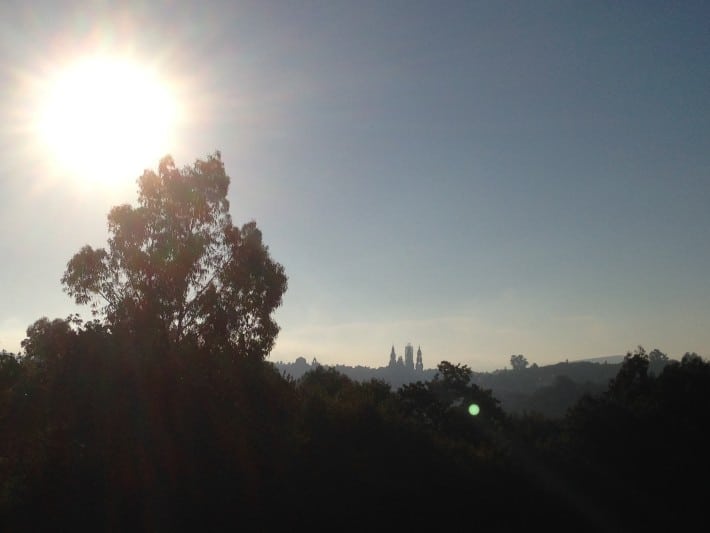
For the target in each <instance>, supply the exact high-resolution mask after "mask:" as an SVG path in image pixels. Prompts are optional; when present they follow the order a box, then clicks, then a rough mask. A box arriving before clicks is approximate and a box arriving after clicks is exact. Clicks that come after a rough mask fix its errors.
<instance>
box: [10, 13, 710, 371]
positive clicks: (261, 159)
mask: <svg viewBox="0 0 710 533" xmlns="http://www.w3.org/2000/svg"><path fill="white" fill-rule="evenodd" d="M708 21H710V3H708V2H694V1H691V0H687V1H684V2H656V1H652V0H647V1H642V2H634V1H626V2H606V1H601V0H600V1H594V2H592V1H582V0H580V1H554V2H553V1H545V0H539V1H534V2H530V1H503V0H501V1H495V2H493V1H490V2H482V1H481V2H479V1H474V0H470V1H466V2H459V1H453V0H451V1H443V2H441V1H428V2H427V1H424V2H420V1H414V0H411V1H404V2H400V1H396V0H391V1H369V0H358V1H348V2H346V1H336V0H333V1H306V0H303V1H286V0H283V1H278V2H273V1H259V2H239V1H231V2H226V1H225V2H216V1H200V2H187V1H179V0H175V1H162V2H160V1H156V2H135V3H131V2H115V3H114V2H96V1H95V2H87V1H83V2H60V1H52V2H41V1H37V2H20V1H17V2H15V1H3V2H2V4H0V254H1V256H2V267H1V268H0V296H1V297H2V304H1V305H0V348H4V349H7V350H9V351H17V350H19V348H20V342H21V340H22V339H23V338H24V336H25V331H26V328H27V327H28V326H29V325H30V324H31V323H33V322H34V321H35V320H36V319H38V318H40V317H43V316H47V317H49V318H57V317H66V316H67V315H68V314H70V313H74V312H79V313H80V314H81V315H82V316H83V317H85V318H90V313H89V310H88V309H87V308H84V307H77V306H76V305H75V304H74V303H73V302H72V300H71V298H70V297H69V296H68V295H67V294H65V293H64V292H63V291H62V287H61V283H60V277H61V275H62V273H63V272H64V268H65V266H66V263H67V261H68V260H69V259H70V258H71V256H72V255H73V254H74V253H76V252H77V251H78V250H79V249H80V248H81V247H82V246H83V245H85V244H90V245H92V246H94V247H99V246H104V245H105V243H106V239H107V237H108V232H107V227H106V215H107V214H108V211H109V209H110V208H111V207H112V206H115V205H119V204H123V203H132V204H135V201H136V191H137V186H136V178H137V177H138V176H139V175H140V174H142V172H143V170H144V169H145V168H156V167H157V163H158V161H159V159H160V158H161V157H162V156H163V155H165V154H166V153H169V154H171V155H172V156H173V157H174V158H175V161H176V163H177V164H178V165H179V166H182V165H187V164H191V163H192V162H193V161H194V160H195V159H197V158H203V157H205V156H206V155H208V154H210V153H212V152H214V151H215V150H219V151H221V153H222V159H223V161H224V163H225V168H226V171H227V173H228V174H229V175H230V177H231V184H230V190H229V199H230V204H231V208H230V212H231V215H232V217H233V220H234V222H235V223H238V224H241V223H244V222H247V221H250V220H255V221H256V222H257V224H258V226H259V227H260V228H261V230H262V231H263V235H264V241H265V243H266V244H267V245H268V247H269V251H270V253H271V255H272V257H273V259H274V260H276V261H278V262H280V263H281V264H282V265H283V266H284V268H285V270H286V274H287V275H288V277H289V286H288V290H287V291H286V293H285V294H284V298H283V304H282V306H281V307H280V308H279V309H278V311H277V312H276V315H275V316H276V320H277V322H278V323H279V325H280V326H281V331H280V334H279V337H278V339H277V342H276V345H275V348H274V350H273V352H272V353H271V355H270V356H269V359H270V360H273V361H283V362H291V361H294V360H295V359H296V358H297V357H299V356H303V357H305V358H306V359H307V360H308V361H309V362H310V361H311V360H312V359H313V358H316V359H317V360H318V361H319V362H320V363H322V364H331V365H335V364H344V365H352V366H356V365H364V366H371V367H379V366H384V365H386V364H387V363H388V361H389V353H390V350H391V348H392V346H394V348H395V351H396V353H397V355H404V346H405V344H407V343H412V344H413V345H414V346H415V350H416V348H417V347H419V346H420V347H421V350H422V354H423V360H424V366H425V368H434V367H435V366H436V364H437V363H439V362H440V361H443V360H447V361H451V362H454V363H462V364H466V365H468V366H469V367H471V368H472V369H473V370H474V371H491V370H495V369H499V368H504V367H506V366H509V364H510V356H511V355H513V354H523V355H525V357H526V359H527V360H528V361H529V362H530V363H531V364H532V363H536V364H538V365H547V364H554V363H557V362H560V361H564V360H567V359H569V360H576V359H584V358H591V357H599V356H607V355H616V354H624V353H626V352H628V351H632V350H634V349H636V347H637V346H639V345H642V346H644V347H645V348H646V349H647V350H650V349H653V348H658V349H660V350H662V351H663V352H665V353H667V354H668V355H669V356H670V357H672V358H680V357H681V356H682V355H683V353H685V352H688V351H694V352H697V353H698V354H700V355H701V356H703V357H705V356H708V355H710V270H708V264H710V209H708V203H709V201H710V98H709V96H710V63H709V62H708V59H709V58H710V31H709V28H710V26H709V25H708ZM99 53H100V54H103V55H104V56H105V55H107V54H108V55H113V56H117V57H119V56H120V57H124V58H125V57H128V58H130V61H132V62H134V63H135V64H138V65H142V66H144V67H145V68H149V69H150V71H151V72H152V73H154V74H155V76H157V77H158V78H160V79H161V80H163V82H164V83H165V84H166V86H167V87H169V88H170V91H171V92H170V94H171V95H172V98H174V101H175V118H174V120H173V122H172V123H171V128H170V133H169V138H168V141H169V142H166V143H164V145H161V146H160V147H159V149H160V150H162V151H161V152H160V153H155V154H153V153H145V154H143V156H144V157H145V158H148V159H147V160H145V161H143V160H141V162H140V163H139V162H138V160H136V163H135V165H136V168H127V167H126V166H125V163H126V162H128V161H133V160H130V159H127V158H126V157H124V155H125V154H122V152H121V146H114V145H115V144H120V143H106V142H102V139H103V138H105V135H100V134H98V132H97V134H96V135H92V136H91V137H89V140H87V141H86V142H87V143H89V142H90V145H88V146H87V148H86V149H83V148H82V150H81V151H79V152H78V153H79V154H80V155H76V156H73V157H75V158H80V159H81V160H82V163H83V166H82V167H79V166H76V165H75V166H74V167H73V172H74V173H72V169H71V168H69V167H68V166H67V165H63V164H62V163H61V162H60V161H59V159H58V157H57V155H56V154H54V153H52V151H51V150H50V149H49V148H48V147H47V145H46V144H43V142H41V141H40V139H39V138H38V134H37V129H36V127H35V124H36V115H37V109H39V108H41V107H42V105H43V104H42V101H41V98H42V97H43V96H42V95H45V94H47V86H48V84H49V83H50V81H51V80H52V79H54V77H56V76H57V73H58V72H61V69H62V68H66V67H65V65H70V64H72V62H74V61H78V60H81V58H82V57H85V56H90V55H92V54H99ZM119 99H120V97H115V98H114V100H115V101H116V105H118V102H117V100H119ZM109 107H112V106H111V105H108V106H107V111H106V112H107V113H108V112H109V109H108V108H109ZM100 114H101V113H100ZM154 122H160V121H158V120H156V121H154ZM148 127H149V126H148V125H146V124H142V125H141V124H136V126H135V133H136V135H138V133H139V130H140V131H152V130H146V129H145V128H148ZM126 142H128V141H126ZM144 144H145V143H144ZM106 145H110V149H104V148H105V146H106ZM156 150H157V149H156ZM122 162H123V163H124V165H123V166H122V165H121V163H122ZM79 168H81V169H82V170H81V172H79V171H78V170H77V169H79ZM119 170H120V173H119V175H118V177H116V175H117V173H118V172H119ZM80 173H82V174H84V175H83V176H80V177H78V176H77V175H78V174H80ZM75 174H76V175H75ZM105 176H112V177H111V178H110V179H109V178H108V177H105Z"/></svg>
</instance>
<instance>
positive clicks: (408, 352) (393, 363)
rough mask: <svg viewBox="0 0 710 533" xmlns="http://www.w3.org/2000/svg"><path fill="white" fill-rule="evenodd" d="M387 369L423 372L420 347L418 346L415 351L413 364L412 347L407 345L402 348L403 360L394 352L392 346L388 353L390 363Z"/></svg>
mask: <svg viewBox="0 0 710 533" xmlns="http://www.w3.org/2000/svg"><path fill="white" fill-rule="evenodd" d="M388 366H389V368H404V369H407V370H412V371H417V372H422V371H423V370H424V363H423V362H422V347H421V346H419V348H418V349H417V362H416V363H415V362H414V347H413V346H412V345H411V344H409V343H407V345H406V346H405V347H404V359H402V356H401V355H400V356H399V357H397V354H396V353H395V352H394V345H393V346H392V351H391V352H390V363H389V365H388Z"/></svg>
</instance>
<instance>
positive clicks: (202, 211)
mask: <svg viewBox="0 0 710 533" xmlns="http://www.w3.org/2000/svg"><path fill="white" fill-rule="evenodd" d="M229 182H230V178H229V176H228V175H227V174H226V173H225V169H224V164H223V162H222V159H221V154H220V152H215V153H213V154H211V155H209V156H208V157H207V158H206V159H204V160H200V159H198V160H196V161H195V162H194V164H193V165H192V166H185V167H183V168H177V167H176V166H175V162H174V161H173V159H172V157H170V156H166V157H164V158H163V159H162V160H161V161H160V163H159V166H158V171H157V173H156V172H154V171H152V170H146V171H145V172H144V173H143V175H142V176H141V177H140V178H138V206H137V207H132V206H130V205H120V206H117V207H114V208H113V209H111V211H110V213H109V215H108V229H109V233H110V237H109V239H108V248H107V249H104V248H97V249H94V248H92V247H91V246H88V245H87V246H84V247H83V248H82V249H81V250H80V251H79V252H78V253H77V254H76V255H74V257H72V258H71V260H70V261H69V262H68V264H67V268H66V271H65V272H64V275H63V276H62V280H61V281H62V284H63V285H64V289H65V291H66V292H67V293H68V294H69V295H70V296H72V297H73V298H74V300H75V301H76V302H77V303H78V304H90V306H91V309H92V312H93V313H94V314H95V315H101V316H102V317H103V319H104V320H105V322H106V324H107V325H108V326H110V327H111V328H112V329H114V330H120V331H122V332H123V333H128V334H135V335H137V336H138V337H141V338H148V337H150V338H151V340H152V341H154V342H158V343H160V344H161V345H170V344H176V343H178V342H183V341H190V342H194V343H196V344H197V345H201V346H204V345H209V346H210V347H211V349H217V350H220V349H237V351H238V353H239V354H240V355H244V356H247V357H257V358H264V357H265V356H266V355H267V354H268V352H269V351H270V350H271V348H272V346H273V343H274V341H275V338H276V335H277V334H278V331H279V328H278V325H277V324H276V323H275V322H274V320H273V318H272V316H271V315H272V313H273V311H275V310H276V308H277V307H278V306H279V305H280V304H281V299H282V295H283V293H284V292H285V290H286V287H287V277H286V275H285V273H284V269H283V266H282V265H280V264H279V263H277V262H274V261H273V260H272V259H271V257H270V254H269V251H268V247H267V246H265V245H264V243H263V241H262V234H261V231H260V230H259V229H258V228H257V226H256V223H255V222H253V221H251V222H249V223H247V224H245V225H243V226H242V227H241V228H239V227H235V226H233V225H232V220H231V217H230V215H229V201H228V199H227V192H228V188H229Z"/></svg>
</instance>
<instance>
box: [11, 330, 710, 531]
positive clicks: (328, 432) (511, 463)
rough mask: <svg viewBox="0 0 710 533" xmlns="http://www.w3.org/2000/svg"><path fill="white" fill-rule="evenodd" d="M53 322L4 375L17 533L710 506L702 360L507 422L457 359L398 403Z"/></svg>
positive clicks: (224, 357) (622, 522)
mask: <svg viewBox="0 0 710 533" xmlns="http://www.w3.org/2000/svg"><path fill="white" fill-rule="evenodd" d="M43 325H44V326H46V327H44V328H38V329H41V331H40V332H34V333H35V334H36V336H35V337H33V338H31V341H32V344H33V346H32V347H31V349H30V350H29V351H28V355H26V356H24V357H22V358H17V357H14V356H12V355H10V354H5V355H3V357H2V364H1V366H0V385H1V386H2V390H1V391H0V392H1V396H0V399H1V400H0V424H1V425H0V431H1V434H2V436H3V438H2V442H1V443H0V480H2V486H0V509H1V511H2V517H3V521H4V523H3V530H4V531H29V530H38V529H40V530H49V529H51V530H54V531H56V530H58V528H59V529H62V530H69V529H74V530H75V529H76V528H81V529H91V530H101V531H127V530H134V531H135V530H139V531H177V530H185V531H187V530H190V531H192V530H216V529H219V530H223V529H224V528H225V526H229V527H230V528H232V527H233V528H234V529H237V528H240V527H241V528H247V529H253V528H256V529H261V530H271V529H276V528H280V527H295V526H301V525H320V526H323V527H331V526H334V525H336V524H341V526H339V527H345V528H346V529H347V528H349V527H354V526H355V525H358V527H360V526H362V527H371V526H368V524H383V523H388V524H395V525H401V526H406V525H410V526H411V525H416V524H420V523H421V521H422V520H428V519H431V520H435V521H436V523H437V524H441V525H443V524H449V525H454V524H459V525H461V526H463V525H466V524H476V525H477V526H478V527H484V528H494V527H495V528H496V529H498V530H507V531H510V530H514V529H516V528H518V527H519V528H523V527H530V526H533V525H534V526H535V527H546V528H548V529H549V528H555V529H557V528H561V527H569V528H570V530H574V531H642V530H646V528H647V527H651V526H653V527H654V528H655V527H658V526H661V525H663V526H665V527H668V528H671V529H673V528H677V527H679V526H680V525H681V524H685V523H689V522H691V521H692V520H694V519H697V518H698V517H700V516H701V514H702V512H703V507H702V504H703V498H704V492H703V491H702V490H701V489H700V488H701V487H702V486H703V484H704V483H705V482H706V480H707V476H708V474H709V473H710V472H708V466H707V461H706V455H707V448H706V444H707V437H705V436H704V435H705V432H706V428H707V423H708V421H709V420H708V418H709V415H708V412H707V406H708V404H709V402H708V400H710V398H709V397H710V364H708V363H707V362H705V361H703V360H702V359H701V358H700V357H698V356H695V355H693V354H688V355H687V356H686V357H684V358H683V359H682V360H681V361H679V362H678V361H673V362H670V363H669V364H667V365H666V366H665V368H664V369H663V371H662V372H661V373H660V374H659V375H657V376H655V375H653V374H650V373H648V358H647V355H646V354H645V353H643V352H636V353H633V354H629V355H628V356H627V358H626V360H625V362H624V364H623V365H622V366H621V369H620V371H619V373H618V375H617V376H616V378H615V379H613V380H612V381H611V382H610V383H609V386H608V388H607V390H606V391H604V393H602V394H599V395H589V396H585V397H584V398H583V399H582V400H580V401H579V402H578V403H577V404H576V405H575V406H574V407H573V408H572V409H570V410H569V412H568V413H567V414H566V415H565V416H564V417H563V418H561V419H555V420H552V419H547V418H544V417H541V416H539V415H534V414H529V415H527V414H526V415H517V416H510V415H507V414H506V413H505V412H504V411H503V410H502V409H501V408H500V405H499V402H498V401H497V400H496V399H495V398H494V397H493V396H492V395H491V393H490V391H487V390H484V389H481V388H480V387H478V386H477V385H475V384H474V383H472V381H471V371H470V369H468V368H467V367H466V366H465V365H454V364H451V363H449V362H445V361H444V362H441V363H440V364H439V365H438V373H437V375H436V377H435V378H434V379H433V380H431V381H427V382H417V383H412V384H408V385H405V386H403V387H401V388H399V389H397V390H393V389H391V387H390V386H389V385H387V384H385V383H384V382H381V381H378V380H372V381H370V382H363V383H359V382H356V381H353V380H351V379H350V378H348V377H347V376H345V375H343V374H341V373H339V372H338V371H336V370H334V369H329V368H326V367H317V368H316V369H314V370H312V371H309V372H308V373H306V374H305V375H303V376H302V377H301V378H299V379H298V380H290V379H286V378H284V377H283V376H282V375H281V374H279V373H278V371H277V370H276V369H275V368H274V366H273V365H272V364H270V363H268V362H264V361H259V360H254V359H251V358H245V357H242V356H241V354H239V353H229V352H222V353H214V352H213V351H211V350H210V349H209V348H199V347H196V346H187V345H186V346H185V347H184V349H181V348H180V347H177V348H173V349H171V350H166V351H161V352H156V351H153V350H152V351H149V352H147V351H143V350H142V349H141V348H140V347H137V346H135V345H131V344H130V343H126V342H125V339H121V338H116V337H115V336H113V335H111V334H110V333H109V332H108V331H107V330H106V329H105V328H104V327H102V326H100V325H98V324H97V323H95V322H92V323H89V324H86V325H83V326H82V327H81V328H79V329H78V330H76V329H74V330H73V329H69V328H68V327H67V323H66V322H65V321H60V320H57V321H53V322H49V321H45V322H44V323H43ZM472 403H475V404H477V405H478V406H479V407H480V413H479V414H478V415H477V416H472V415H471V414H470V413H469V406H470V405H471V404H472ZM696 487H697V488H696ZM383 521H386V522H383ZM346 526H347V527H346Z"/></svg>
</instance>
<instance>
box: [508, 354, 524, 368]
mask: <svg viewBox="0 0 710 533" xmlns="http://www.w3.org/2000/svg"><path fill="white" fill-rule="evenodd" d="M510 366H511V367H513V370H523V369H525V368H527V366H528V360H527V359H526V358H525V356H524V355H522V354H518V355H511V356H510Z"/></svg>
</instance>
